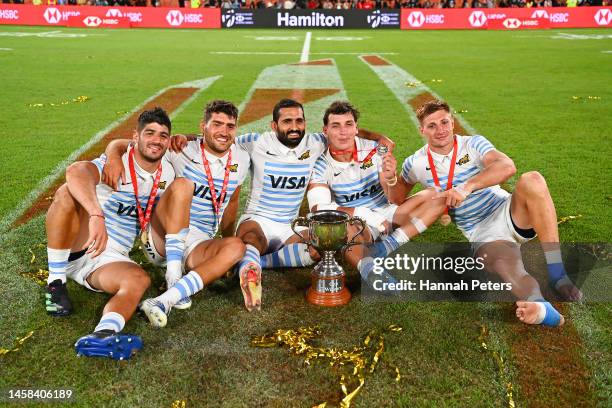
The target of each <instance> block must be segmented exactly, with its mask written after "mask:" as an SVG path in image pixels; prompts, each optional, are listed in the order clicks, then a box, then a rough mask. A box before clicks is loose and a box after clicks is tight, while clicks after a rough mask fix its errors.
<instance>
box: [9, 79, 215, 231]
mask: <svg viewBox="0 0 612 408" xmlns="http://www.w3.org/2000/svg"><path fill="white" fill-rule="evenodd" d="M219 78H221V76H220V75H218V76H214V77H209V78H204V79H200V80H196V81H191V82H184V83H182V84H179V85H171V86H167V87H165V88H163V89H161V90H159V91H157V92H156V93H155V94H154V95H152V96H150V97H149V98H147V99H146V100H145V101H143V102H142V103H141V104H140V105H138V106H136V107H134V108H133V109H132V110H131V111H130V112H128V113H126V114H125V115H123V116H122V117H121V118H119V119H117V120H116V121H114V122H112V123H111V124H109V125H108V126H106V127H105V128H104V129H102V130H100V131H99V132H97V133H96V134H95V135H93V136H92V137H91V139H89V141H87V143H85V144H84V145H83V146H81V147H80V148H79V149H77V150H75V151H74V152H72V153H71V154H70V155H69V156H68V157H67V158H66V159H64V160H62V161H61V162H60V163H59V164H58V165H57V166H56V167H55V169H54V170H53V171H52V172H51V174H49V175H48V176H47V177H45V178H44V179H43V180H42V181H41V182H40V183H38V185H37V186H36V188H35V189H34V190H32V191H30V193H29V194H28V195H27V197H26V198H25V199H24V200H23V201H22V202H21V203H19V205H17V207H15V208H14V209H13V210H12V211H11V212H10V213H9V214H8V215H6V216H5V217H4V218H3V219H2V221H0V231H1V232H5V231H7V230H8V228H9V227H10V225H11V224H12V223H14V222H15V221H16V220H17V219H18V218H19V217H20V216H21V215H22V214H23V212H24V211H25V210H26V209H27V208H29V207H30V206H31V205H32V204H33V203H34V201H35V200H36V199H37V198H38V197H39V196H40V195H41V194H42V193H43V192H44V191H45V190H47V189H48V188H49V187H50V186H51V185H52V184H53V183H54V182H55V180H57V179H58V178H59V177H60V176H61V175H62V173H63V172H64V171H65V170H66V167H68V166H69V165H70V163H72V162H74V161H75V160H76V159H77V158H78V157H79V156H80V155H81V154H83V153H85V152H86V151H87V150H89V149H90V148H91V147H92V146H93V145H95V144H96V143H97V142H98V141H100V139H102V138H103V137H104V135H106V134H107V133H108V132H110V131H112V130H113V129H114V128H115V127H117V126H118V125H119V124H121V123H122V122H124V121H125V120H127V119H128V118H129V117H130V116H131V115H132V114H134V113H135V112H138V111H139V110H140V109H142V107H143V106H145V105H146V104H147V103H149V102H150V101H152V100H154V99H155V98H157V97H158V96H160V95H161V94H163V93H164V92H166V91H167V90H168V89H171V88H198V90H197V91H196V92H195V93H194V94H193V95H192V96H191V97H190V98H189V99H187V100H186V101H185V102H183V103H182V104H181V105H180V106H179V107H177V109H176V110H175V111H174V112H172V113H171V114H170V118H174V117H175V116H176V115H177V114H178V113H180V112H181V111H182V109H184V107H185V106H186V105H188V104H189V103H191V102H192V101H193V100H194V99H195V98H196V97H197V96H198V95H199V94H200V93H201V92H202V91H203V90H205V89H206V88H208V87H209V86H211V85H212V84H213V83H214V82H215V81H216V80H217V79H219ZM2 240H3V239H2V238H0V242H2Z"/></svg>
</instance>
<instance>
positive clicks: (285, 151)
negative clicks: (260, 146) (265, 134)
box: [270, 132, 308, 157]
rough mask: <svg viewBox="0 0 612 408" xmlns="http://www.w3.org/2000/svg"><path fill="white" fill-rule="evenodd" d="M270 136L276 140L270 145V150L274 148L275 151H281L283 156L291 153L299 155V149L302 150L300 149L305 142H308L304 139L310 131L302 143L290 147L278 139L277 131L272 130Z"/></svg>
mask: <svg viewBox="0 0 612 408" xmlns="http://www.w3.org/2000/svg"><path fill="white" fill-rule="evenodd" d="M270 136H271V137H272V138H273V140H274V141H275V143H273V144H272V146H270V150H273V151H275V153H279V154H281V155H283V156H288V155H289V154H294V155H295V156H296V157H297V156H299V155H298V151H300V149H301V147H302V146H303V144H304V143H306V142H305V141H304V140H305V139H306V137H307V136H308V133H307V134H305V135H304V137H303V138H302V140H301V141H300V144H299V145H297V146H295V147H294V148H289V147H287V146H285V145H284V144H282V143H281V142H280V140H278V136H276V133H274V132H270Z"/></svg>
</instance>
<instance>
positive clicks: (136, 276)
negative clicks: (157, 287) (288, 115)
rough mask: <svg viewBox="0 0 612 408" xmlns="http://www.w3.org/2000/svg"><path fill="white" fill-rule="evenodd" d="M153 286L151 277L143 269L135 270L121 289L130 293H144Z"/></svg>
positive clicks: (122, 283) (125, 280)
mask: <svg viewBox="0 0 612 408" xmlns="http://www.w3.org/2000/svg"><path fill="white" fill-rule="evenodd" d="M149 286H151V277H150V276H149V274H148V273H146V272H145V271H144V270H142V269H133V270H131V271H130V274H129V276H127V277H126V278H125V279H124V280H123V281H122V282H121V288H122V289H126V290H128V291H129V292H130V293H140V294H142V293H144V292H145V291H146V290H147V289H148V288H149Z"/></svg>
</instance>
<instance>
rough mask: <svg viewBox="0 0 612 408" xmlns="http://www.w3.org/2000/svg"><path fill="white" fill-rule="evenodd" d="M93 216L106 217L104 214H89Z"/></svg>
mask: <svg viewBox="0 0 612 408" xmlns="http://www.w3.org/2000/svg"><path fill="white" fill-rule="evenodd" d="M91 217H100V218H102V219H105V217H104V214H89V218H91Z"/></svg>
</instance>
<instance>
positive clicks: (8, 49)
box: [0, 48, 13, 51]
mask: <svg viewBox="0 0 612 408" xmlns="http://www.w3.org/2000/svg"><path fill="white" fill-rule="evenodd" d="M0 51H13V49H12V48H0Z"/></svg>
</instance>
